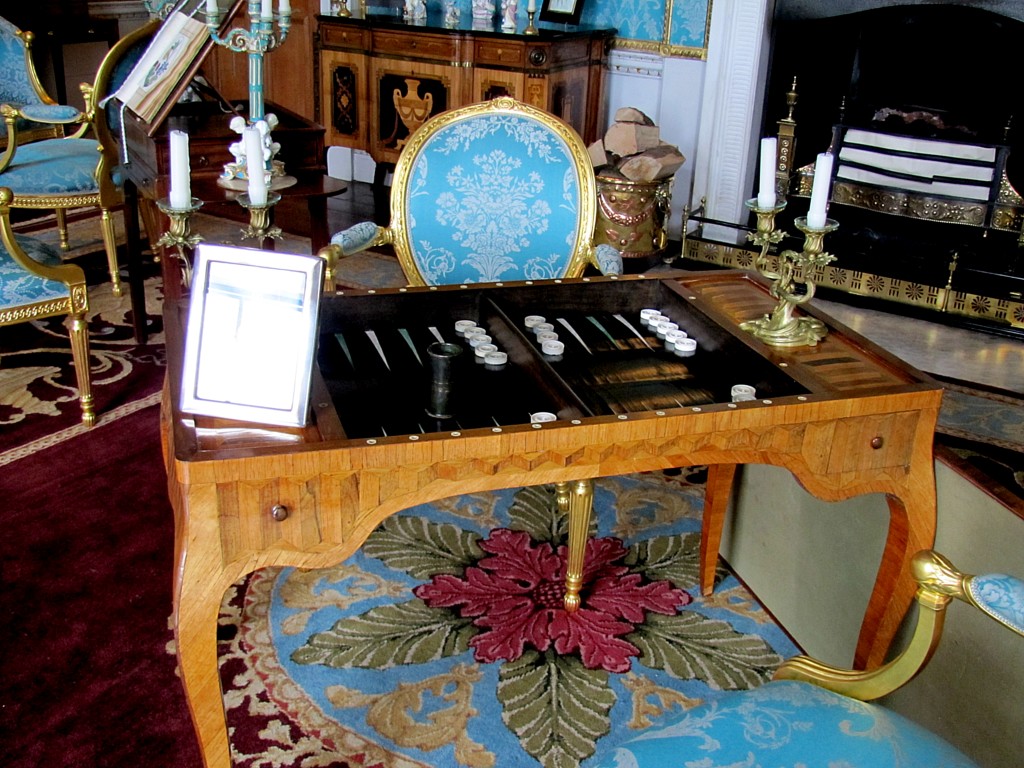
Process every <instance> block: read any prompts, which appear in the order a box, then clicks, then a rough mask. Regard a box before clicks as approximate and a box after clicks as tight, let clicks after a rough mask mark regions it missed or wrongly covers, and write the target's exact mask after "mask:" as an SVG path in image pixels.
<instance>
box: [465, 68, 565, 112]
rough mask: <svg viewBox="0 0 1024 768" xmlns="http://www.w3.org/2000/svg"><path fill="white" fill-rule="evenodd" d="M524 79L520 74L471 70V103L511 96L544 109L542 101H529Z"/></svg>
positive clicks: (505, 71)
mask: <svg viewBox="0 0 1024 768" xmlns="http://www.w3.org/2000/svg"><path fill="white" fill-rule="evenodd" d="M525 79H526V77H525V75H523V73H522V72H512V71H509V70H502V69H487V68H485V67H474V69H473V101H490V100H491V99H497V98H498V97H500V96H511V97H512V98H513V99H518V100H519V101H525V102H526V103H528V104H532V105H533V106H535V107H539V108H540V109H546V108H547V104H545V103H544V100H541V101H530V99H529V98H527V94H526V92H525V90H524V88H523V83H524V81H525Z"/></svg>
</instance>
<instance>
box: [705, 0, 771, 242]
mask: <svg viewBox="0 0 1024 768" xmlns="http://www.w3.org/2000/svg"><path fill="white" fill-rule="evenodd" d="M767 6H768V3H766V0H715V2H714V5H713V6H712V11H711V30H710V33H709V35H708V61H707V68H706V74H705V79H704V98H703V101H702V103H701V119H700V128H699V133H698V139H697V152H696V159H695V163H694V179H693V191H692V194H691V206H692V207H696V206H697V205H698V203H699V202H700V199H701V198H702V197H706V198H707V208H706V212H705V213H706V215H707V216H708V217H709V218H713V219H719V220H722V221H731V222H736V223H745V222H746V221H747V219H748V211H747V209H746V207H745V206H744V205H743V202H744V200H746V199H747V198H749V197H750V196H751V191H752V190H753V180H754V175H755V172H756V169H757V139H758V138H759V131H760V126H761V104H762V102H763V100H764V88H765V77H766V73H767V60H768V35H769V27H770V22H771V18H770V14H769V8H768V7H767ZM704 233H705V235H706V236H707V237H710V238H714V239H717V240H722V241H726V242H745V240H746V238H745V236H742V233H737V232H736V231H734V230H731V229H728V228H726V227H705V228H704ZM738 235H740V236H738Z"/></svg>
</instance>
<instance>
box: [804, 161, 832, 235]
mask: <svg viewBox="0 0 1024 768" xmlns="http://www.w3.org/2000/svg"><path fill="white" fill-rule="evenodd" d="M831 181H832V153H831V152H822V153H821V154H820V155H818V159H817V160H816V161H815V162H814V185H813V186H812V187H811V205H810V208H808V210H807V226H808V227H810V228H811V229H823V228H824V227H825V211H826V209H827V208H828V188H829V184H830V182H831Z"/></svg>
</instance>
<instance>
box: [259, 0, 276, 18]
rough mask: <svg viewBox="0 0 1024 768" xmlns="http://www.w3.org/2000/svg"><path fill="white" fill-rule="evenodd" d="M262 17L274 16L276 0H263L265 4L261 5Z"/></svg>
mask: <svg viewBox="0 0 1024 768" xmlns="http://www.w3.org/2000/svg"><path fill="white" fill-rule="evenodd" d="M260 18H261V19H272V18H274V0H263V5H262V6H261V7H260Z"/></svg>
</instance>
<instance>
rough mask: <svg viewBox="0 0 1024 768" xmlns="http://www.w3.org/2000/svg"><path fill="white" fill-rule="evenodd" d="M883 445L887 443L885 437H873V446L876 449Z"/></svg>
mask: <svg viewBox="0 0 1024 768" xmlns="http://www.w3.org/2000/svg"><path fill="white" fill-rule="evenodd" d="M883 445H885V439H884V438H882V437H881V436H879V437H873V438H871V447H872V448H874V449H875V450H876V451H877V450H878V449H879V448H881V447H882V446H883Z"/></svg>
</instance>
